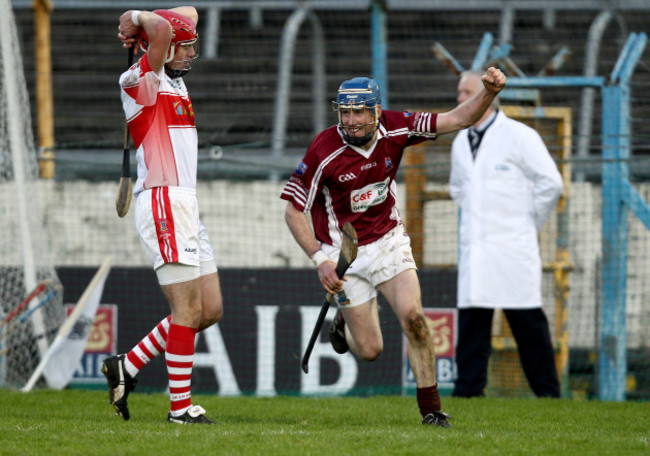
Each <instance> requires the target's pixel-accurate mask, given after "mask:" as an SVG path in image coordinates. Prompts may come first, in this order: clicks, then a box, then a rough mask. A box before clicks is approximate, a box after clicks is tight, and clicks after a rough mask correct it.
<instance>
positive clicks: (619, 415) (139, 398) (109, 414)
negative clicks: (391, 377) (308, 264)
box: [0, 390, 650, 456]
mask: <svg viewBox="0 0 650 456" xmlns="http://www.w3.org/2000/svg"><path fill="white" fill-rule="evenodd" d="M193 402H194V403H195V404H200V405H202V406H203V407H204V408H205V409H206V410H207V411H208V414H207V416H209V417H210V418H212V419H214V420H216V421H217V422H218V424H217V425H215V426H205V425H204V426H201V425H193V426H192V425H187V426H181V425H175V424H170V423H167V421H166V417H167V411H168V407H169V402H168V397H167V396H166V395H164V394H160V393H158V394H143V393H134V394H132V395H131V396H130V397H129V405H130V410H131V420H129V421H123V420H122V419H121V418H120V417H117V416H115V415H114V414H113V409H112V407H111V406H110V405H109V404H108V402H107V393H106V392H102V391H82V390H65V391H49V390H44V391H34V392H31V393H21V392H17V391H10V390H0V455H2V456H5V455H21V456H23V455H58V454H60V455H111V456H117V455H138V456H142V455H168V454H169V455H176V454H177V455H264V456H271V455H283V456H286V455H301V456H304V455H336V454H341V455H373V456H377V455H420V454H437V455H442V456H451V455H461V454H462V455H467V456H471V455H478V456H486V455H544V456H548V455H562V456H567V455H574V454H575V455H633V454H643V455H649V454H650V403H649V402H598V401H571V400H552V399H494V398H480V399H457V398H449V397H443V410H445V411H446V412H448V413H450V414H451V415H452V416H453V417H454V420H453V421H452V422H453V424H454V428H453V429H442V428H434V427H430V426H422V425H421V424H420V416H419V413H418V410H417V404H416V401H415V398H414V397H400V396H377V397H370V398H353V397H345V398H300V397H275V398H255V397H226V398H223V397H216V396H208V395H194V397H193Z"/></svg>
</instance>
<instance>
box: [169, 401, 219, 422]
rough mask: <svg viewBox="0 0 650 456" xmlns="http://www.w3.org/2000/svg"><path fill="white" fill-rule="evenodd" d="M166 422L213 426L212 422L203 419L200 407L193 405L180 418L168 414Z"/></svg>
mask: <svg viewBox="0 0 650 456" xmlns="http://www.w3.org/2000/svg"><path fill="white" fill-rule="evenodd" d="M167 421H169V422H170V423H176V424H214V421H212V420H211V419H209V418H206V417H205V410H204V409H203V407H201V406H200V405H193V406H192V407H190V408H189V409H188V410H187V412H185V413H183V414H182V415H181V416H172V413H171V412H169V414H168V415H167Z"/></svg>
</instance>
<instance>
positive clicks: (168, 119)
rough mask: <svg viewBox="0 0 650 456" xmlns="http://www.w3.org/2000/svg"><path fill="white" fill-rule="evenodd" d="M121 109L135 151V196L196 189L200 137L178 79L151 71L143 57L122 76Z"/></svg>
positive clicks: (185, 92)
mask: <svg viewBox="0 0 650 456" xmlns="http://www.w3.org/2000/svg"><path fill="white" fill-rule="evenodd" d="M120 87H121V89H122V91H121V93H122V106H123V108H124V113H125V114H126V118H127V121H128V124H129V131H130V132H131V137H132V138H133V143H134V144H135V147H136V148H137V153H136V159H137V163H138V179H137V182H136V184H135V188H134V191H133V193H134V194H136V195H137V194H138V193H140V192H141V191H142V190H144V189H149V188H154V187H187V188H192V189H195V188H196V169H197V155H198V136H197V133H196V126H195V124H194V110H193V108H192V101H191V100H190V96H189V94H188V92H187V88H186V87H185V83H184V82H183V79H182V78H178V79H171V78H170V77H169V76H167V74H165V71H164V69H161V70H160V73H159V74H156V73H154V72H153V71H152V69H151V67H150V66H149V60H148V58H147V54H145V55H144V56H143V57H142V58H141V59H140V61H139V62H138V63H136V64H135V65H133V66H132V67H131V68H129V69H128V70H127V71H125V72H124V73H123V74H122V76H120Z"/></svg>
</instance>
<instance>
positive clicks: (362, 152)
mask: <svg viewBox="0 0 650 456" xmlns="http://www.w3.org/2000/svg"><path fill="white" fill-rule="evenodd" d="M338 130H339V134H340V135H341V138H343V142H345V143H346V144H347V145H348V147H349V148H350V149H352V150H353V151H355V152H357V153H358V154H359V155H362V156H363V157H364V158H365V159H368V158H370V156H371V155H372V153H373V152H374V150H375V147H377V143H378V142H379V140H380V139H381V138H383V137H384V134H383V133H382V132H381V128H377V139H375V142H374V143H373V145H372V146H370V148H369V149H368V150H365V149H363V148H361V147H357V146H353V145H352V144H350V143H348V142H346V141H345V138H344V137H343V132H342V131H341V127H338Z"/></svg>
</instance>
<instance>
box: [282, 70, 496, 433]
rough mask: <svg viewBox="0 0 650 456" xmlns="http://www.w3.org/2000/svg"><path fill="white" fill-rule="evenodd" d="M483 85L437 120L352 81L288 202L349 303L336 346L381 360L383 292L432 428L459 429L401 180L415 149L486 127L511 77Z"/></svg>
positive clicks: (300, 235)
mask: <svg viewBox="0 0 650 456" xmlns="http://www.w3.org/2000/svg"><path fill="white" fill-rule="evenodd" d="M483 84H484V90H483V91H481V92H480V93H478V94H476V96H474V97H473V98H471V99H470V100H467V102H466V103H463V104H461V105H459V106H458V107H456V108H454V109H453V110H451V111H449V112H444V113H440V114H431V113H425V112H416V113H409V112H396V111H384V110H382V108H381V97H380V92H379V86H378V85H377V83H376V82H375V81H374V80H373V79H369V78H363V77H357V78H353V79H350V80H347V81H344V82H343V83H342V84H341V86H340V87H339V90H338V93H337V98H336V102H335V103H334V106H335V108H336V110H337V112H338V116H339V122H338V125H336V126H333V127H330V128H328V129H326V130H324V131H323V132H321V133H320V134H318V135H317V136H316V137H315V138H314V140H313V141H312V143H311V144H310V146H309V148H308V149H307V152H306V153H305V156H304V158H303V160H302V162H301V163H300V164H299V165H298V167H297V168H296V170H295V171H294V172H293V174H292V175H291V178H290V179H289V182H288V183H287V184H286V186H285V187H284V189H283V191H282V195H281V198H282V199H285V200H287V202H288V203H287V208H286V211H285V218H286V221H287V225H288V226H289V230H290V231H291V234H292V235H293V237H294V238H295V240H296V242H297V243H298V245H300V247H301V248H302V249H303V251H304V252H305V253H306V254H307V255H309V256H310V257H311V259H312V260H313V262H314V264H315V265H316V268H317V269H318V277H319V279H320V281H321V284H322V285H323V288H325V290H327V292H328V293H330V294H338V295H339V296H338V299H336V300H334V301H335V302H336V303H337V305H338V307H339V308H338V310H337V312H336V314H335V315H334V317H333V321H332V324H331V326H330V330H329V334H330V342H331V344H332V348H333V349H334V351H336V352H337V353H341V354H342V353H346V352H347V351H348V350H350V351H352V352H353V353H354V354H355V355H356V356H357V357H358V358H360V359H363V360H367V361H373V360H375V359H376V358H377V357H378V356H379V355H380V354H381V352H382V350H383V337H382V334H381V327H380V324H379V321H380V320H379V315H378V312H379V311H378V305H377V292H378V291H379V292H381V293H382V294H383V295H384V296H385V297H386V300H387V301H388V303H389V304H390V306H391V308H392V309H393V311H394V312H395V315H396V316H397V318H398V320H399V322H400V326H401V327H402V330H403V331H404V335H405V336H406V339H407V341H408V356H409V361H410V365H411V369H412V371H413V375H414V376H415V382H416V384H417V402H418V407H419V409H420V414H421V415H422V424H426V425H434V426H441V427H450V426H451V424H450V423H449V418H450V416H449V415H447V414H446V413H444V412H442V411H441V403H440V395H439V392H438V385H437V382H436V366H435V362H436V358H435V348H434V345H433V337H432V334H431V329H430V326H429V324H428V323H427V320H426V317H425V316H424V311H423V310H422V302H421V296H420V283H419V281H418V277H417V272H416V271H417V266H416V264H415V260H414V259H413V253H412V250H411V242H410V239H409V237H408V235H407V234H406V233H405V231H404V225H403V223H402V221H401V219H400V216H399V212H398V210H397V206H396V201H397V198H396V187H397V185H396V182H395V176H396V175H397V169H398V168H399V165H400V162H401V161H402V155H403V154H404V149H405V148H406V147H408V146H411V145H413V144H417V143H419V142H422V141H424V140H427V139H435V138H436V137H437V135H439V134H443V133H448V132H452V131H456V130H459V129H462V128H467V127H469V126H471V125H472V124H473V123H474V122H475V121H476V120H478V119H479V118H480V117H481V115H482V114H483V113H484V112H485V110H486V109H487V107H488V106H489V105H490V103H491V102H492V101H493V100H494V97H495V96H496V94H497V93H498V92H499V91H500V90H501V89H502V88H503V86H504V85H505V76H504V75H503V73H502V72H501V71H499V70H497V69H494V68H490V69H489V70H488V71H487V73H486V74H485V75H484V76H483ZM308 215H310V216H311V224H310V222H309V219H308ZM346 222H350V223H351V224H352V226H354V228H355V231H356V232H357V237H358V242H359V248H358V253H357V256H356V259H355V260H354V261H353V262H352V264H351V265H350V267H349V268H348V270H347V273H346V274H345V281H343V280H342V278H341V277H338V276H337V274H336V263H335V261H336V260H337V258H338V256H339V255H340V247H341V239H342V234H341V233H342V228H343V225H344V224H345V223H346Z"/></svg>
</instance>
